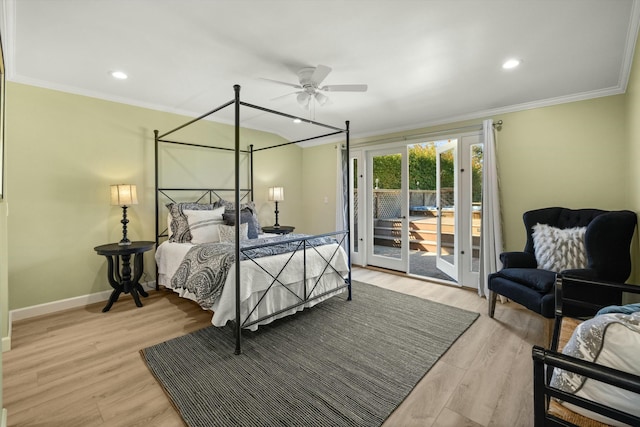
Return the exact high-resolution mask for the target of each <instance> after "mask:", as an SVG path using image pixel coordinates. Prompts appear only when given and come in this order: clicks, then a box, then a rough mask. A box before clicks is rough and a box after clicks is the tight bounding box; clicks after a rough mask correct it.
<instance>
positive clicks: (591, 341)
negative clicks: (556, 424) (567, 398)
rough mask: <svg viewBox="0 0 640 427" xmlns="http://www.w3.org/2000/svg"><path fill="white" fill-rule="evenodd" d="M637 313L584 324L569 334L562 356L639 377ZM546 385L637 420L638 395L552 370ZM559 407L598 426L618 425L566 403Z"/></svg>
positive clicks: (639, 320)
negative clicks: (634, 416) (577, 414)
mask: <svg viewBox="0 0 640 427" xmlns="http://www.w3.org/2000/svg"><path fill="white" fill-rule="evenodd" d="M639 349H640V312H636V313H633V314H628V315H627V314H619V313H618V314H603V315H600V316H596V317H594V318H592V319H589V320H586V321H584V322H582V323H581V324H579V325H578V327H577V328H576V329H575V330H574V331H573V335H572V336H571V338H570V339H569V342H568V343H567V345H566V346H565V347H564V349H563V350H562V353H564V354H567V355H569V356H572V357H575V358H578V359H583V360H587V361H590V362H595V363H598V364H599V365H604V366H609V367H612V368H615V369H619V370H621V371H624V372H629V373H632V374H635V375H640V357H638V350H639ZM550 385H551V386H552V387H555V388H559V389H561V390H563V391H566V392H569V393H572V394H575V395H576V396H580V397H583V398H585V399H589V400H593V401H595V402H598V403H601V404H603V405H606V406H609V407H612V408H616V409H619V410H621V411H624V412H628V413H630V414H634V415H636V416H640V406H638V395H637V394H635V393H632V392H630V391H627V390H623V389H621V388H618V387H614V386H612V385H609V384H605V383H602V382H599V381H595V380H593V379H590V378H587V377H585V376H582V375H578V374H575V373H572V372H567V371H565V370H562V369H554V372H553V376H552V378H551V383H550ZM561 404H562V405H564V406H566V407H567V408H569V409H571V410H572V411H574V412H577V413H579V414H582V415H584V416H586V417H589V418H593V419H595V420H598V421H600V422H604V423H608V424H612V425H626V424H620V423H619V422H616V421H614V420H611V419H609V418H606V417H604V416H602V415H599V414H596V413H593V412H591V411H588V410H586V409H584V408H579V407H577V406H575V405H571V404H569V403H566V402H561Z"/></svg>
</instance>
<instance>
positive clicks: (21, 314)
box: [2, 281, 156, 351]
mask: <svg viewBox="0 0 640 427" xmlns="http://www.w3.org/2000/svg"><path fill="white" fill-rule="evenodd" d="M141 285H142V287H143V288H144V289H147V290H155V288H156V282H155V281H153V282H145V283H141ZM111 292H113V291H102V292H96V293H94V294H88V295H81V296H79V297H74V298H67V299H63V300H59V301H53V302H48V303H45V304H38V305H34V306H31V307H24V308H18V309H15V310H11V311H9V336H8V337H3V338H2V351H7V350H10V349H11V326H12V323H13V322H14V321H18V320H24V319H29V318H31V317H36V316H42V315H44V314H51V313H55V312H58V311H62V310H67V309H70V308H76V307H84V306H86V305H89V304H94V303H97V302H103V301H107V300H108V299H109V296H110V295H111Z"/></svg>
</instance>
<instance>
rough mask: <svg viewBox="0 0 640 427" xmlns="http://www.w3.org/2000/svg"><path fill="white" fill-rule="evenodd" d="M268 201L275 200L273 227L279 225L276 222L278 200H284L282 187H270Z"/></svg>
mask: <svg viewBox="0 0 640 427" xmlns="http://www.w3.org/2000/svg"><path fill="white" fill-rule="evenodd" d="M269 201H270V202H276V223H275V224H273V226H274V227H280V224H278V212H279V211H278V202H282V201H284V188H282V187H270V188H269Z"/></svg>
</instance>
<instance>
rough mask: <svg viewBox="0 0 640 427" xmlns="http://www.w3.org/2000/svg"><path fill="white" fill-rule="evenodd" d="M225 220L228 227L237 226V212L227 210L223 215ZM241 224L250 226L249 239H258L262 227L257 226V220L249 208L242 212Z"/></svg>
mask: <svg viewBox="0 0 640 427" xmlns="http://www.w3.org/2000/svg"><path fill="white" fill-rule="evenodd" d="M222 217H223V218H224V223H225V224H226V225H235V224H236V211H235V210H228V209H227V210H225V212H224V214H223V215H222ZM240 224H247V226H248V237H249V239H257V238H258V234H259V232H258V229H259V227H260V225H259V224H257V222H256V219H255V217H254V215H253V212H252V211H251V209H249V208H244V209H242V210H241V211H240Z"/></svg>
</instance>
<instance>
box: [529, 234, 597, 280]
mask: <svg viewBox="0 0 640 427" xmlns="http://www.w3.org/2000/svg"><path fill="white" fill-rule="evenodd" d="M586 230H587V228H586V227H576V228H564V229H561V228H555V227H551V226H549V225H546V224H536V225H534V226H533V234H532V235H531V236H532V237H533V249H534V253H535V255H536V260H537V261H538V268H542V269H545V270H550V271H555V272H560V271H563V270H571V269H576V268H586V267H587V253H586V249H585V246H584V233H585V231H586Z"/></svg>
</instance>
